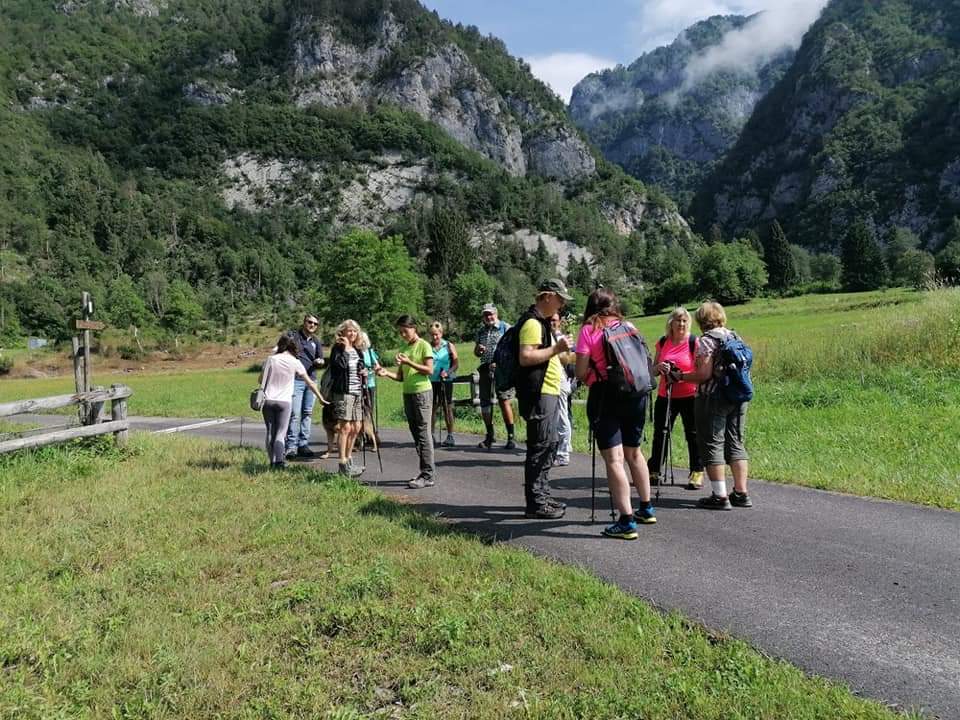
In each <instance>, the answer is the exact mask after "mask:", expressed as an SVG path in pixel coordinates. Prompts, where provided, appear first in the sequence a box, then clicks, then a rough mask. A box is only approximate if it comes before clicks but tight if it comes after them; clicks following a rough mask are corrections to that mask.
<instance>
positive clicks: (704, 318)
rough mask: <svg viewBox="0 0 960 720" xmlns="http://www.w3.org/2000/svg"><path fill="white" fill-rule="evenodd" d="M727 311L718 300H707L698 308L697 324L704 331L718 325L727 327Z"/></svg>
mask: <svg viewBox="0 0 960 720" xmlns="http://www.w3.org/2000/svg"><path fill="white" fill-rule="evenodd" d="M726 324H727V313H726V312H725V311H724V309H723V305H721V304H720V303H718V302H712V301H707V302H705V303H703V305H701V306H700V307H698V308H697V325H699V326H700V329H701V330H703V331H704V332H707V331H708V330H713V329H714V328H718V327H726Z"/></svg>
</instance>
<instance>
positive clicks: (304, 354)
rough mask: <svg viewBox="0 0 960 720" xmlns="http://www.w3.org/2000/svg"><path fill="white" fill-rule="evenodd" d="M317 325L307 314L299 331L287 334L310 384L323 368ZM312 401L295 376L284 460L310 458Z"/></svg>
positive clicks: (305, 386) (305, 387)
mask: <svg viewBox="0 0 960 720" xmlns="http://www.w3.org/2000/svg"><path fill="white" fill-rule="evenodd" d="M318 324H319V323H318V320H317V316H316V315H312V314H307V315H304V317H303V324H302V325H301V326H300V329H299V330H297V331H295V332H291V333H290V335H292V336H293V337H295V338H296V339H297V341H298V342H299V344H300V353H299V355H298V358H299V360H300V362H301V363H302V364H303V369H304V370H306V372H307V377H308V378H309V379H310V380H311V381H313V382H316V380H317V370H318V369H319V368H322V367H323V345H322V344H321V343H320V341H319V340H318V339H317V337H316V332H317V327H318ZM314 400H315V396H314V395H313V393H309V392H307V384H306V382H305V381H304V380H302V379H300V378H299V377H298V378H296V379H294V381H293V392H292V395H291V400H290V427H289V429H288V430H287V431H286V436H287V441H286V446H287V452H286V456H287V457H288V458H292V457H296V456H299V457H313V451H312V450H311V449H310V431H311V429H312V420H313V403H314Z"/></svg>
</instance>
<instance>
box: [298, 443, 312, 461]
mask: <svg viewBox="0 0 960 720" xmlns="http://www.w3.org/2000/svg"><path fill="white" fill-rule="evenodd" d="M313 456H314V452H313V450H311V449H310V448H309V447H308V446H307V445H301V446H300V447H298V448H297V457H302V458H312V457H313Z"/></svg>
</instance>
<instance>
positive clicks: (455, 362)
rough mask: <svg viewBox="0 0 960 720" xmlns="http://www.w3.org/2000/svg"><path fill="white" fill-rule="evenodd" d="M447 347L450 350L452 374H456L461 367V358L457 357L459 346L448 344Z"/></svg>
mask: <svg viewBox="0 0 960 720" xmlns="http://www.w3.org/2000/svg"><path fill="white" fill-rule="evenodd" d="M447 347H449V348H450V372H456V371H457V369H458V368H459V367H460V356H459V355H457V346H456V345H454V344H453V343H452V342H448V343H447Z"/></svg>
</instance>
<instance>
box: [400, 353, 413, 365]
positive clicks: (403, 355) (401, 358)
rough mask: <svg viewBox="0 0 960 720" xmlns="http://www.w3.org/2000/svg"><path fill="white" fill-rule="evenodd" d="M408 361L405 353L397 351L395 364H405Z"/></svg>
mask: <svg viewBox="0 0 960 720" xmlns="http://www.w3.org/2000/svg"><path fill="white" fill-rule="evenodd" d="M409 362H410V358H408V357H407V354H406V353H397V365H407V364H408V363H409Z"/></svg>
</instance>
